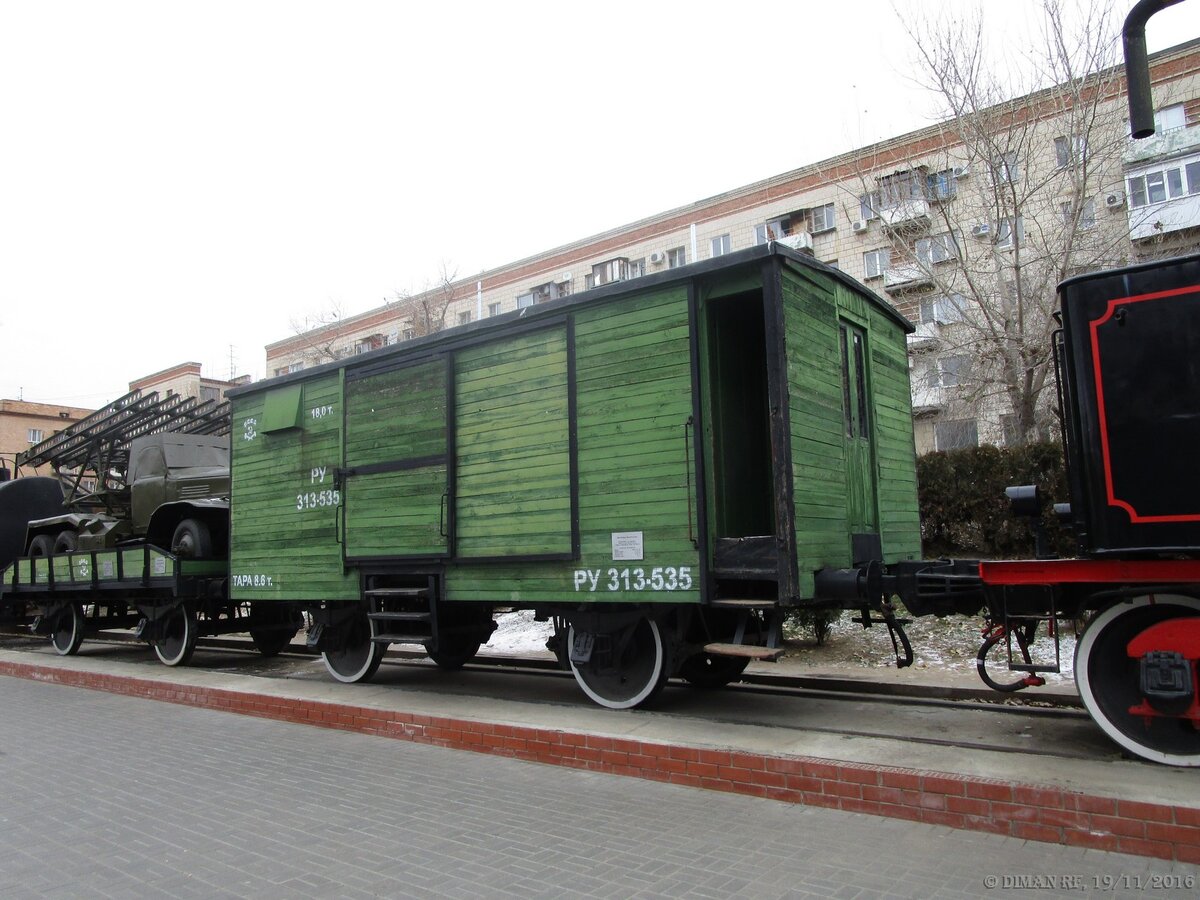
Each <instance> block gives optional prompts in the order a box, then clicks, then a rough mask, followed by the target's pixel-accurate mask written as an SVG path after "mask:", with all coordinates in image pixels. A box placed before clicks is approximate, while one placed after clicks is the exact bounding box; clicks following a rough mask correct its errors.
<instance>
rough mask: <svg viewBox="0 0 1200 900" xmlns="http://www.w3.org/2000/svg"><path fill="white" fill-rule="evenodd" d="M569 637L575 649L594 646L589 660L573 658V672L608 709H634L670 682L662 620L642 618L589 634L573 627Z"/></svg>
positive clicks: (594, 698) (588, 690)
mask: <svg viewBox="0 0 1200 900" xmlns="http://www.w3.org/2000/svg"><path fill="white" fill-rule="evenodd" d="M567 640H568V642H569V646H570V647H571V648H572V652H571V655H572V657H574V656H575V655H576V654H575V649H576V648H577V647H583V646H587V645H590V656H589V658H588V659H587V661H586V662H580V663H576V662H575V659H574V658H572V659H571V671H573V672H574V673H575V681H576V682H578V683H579V686H580V687H581V688H583V692H584V693H585V694H587V695H588V696H589V697H591V698H592V700H594V701H595V702H596V703H599V704H600V705H601V706H604V707H607V708H608V709H633V708H634V707H636V706H640V705H641V704H643V703H646V702H648V701H650V700H652V699H653V698H654V697H655V696H657V695H658V693H659V691H661V690H662V689H663V686H664V685H665V684H666V683H667V675H668V674H669V672H668V671H667V670H668V666H667V652H666V646H665V644H664V643H663V638H662V633H661V632H660V631H659V628H658V623H657V622H655V621H654V620H653V619H647V618H644V617H643V618H640V619H638V620H636V621H635V622H633V623H632V624H628V625H624V626H622V627H620V628H618V629H617V630H615V631H612V632H606V633H589V632H582V631H576V630H575V627H574V626H571V628H570V630H569V631H568V635H567Z"/></svg>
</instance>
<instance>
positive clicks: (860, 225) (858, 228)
mask: <svg viewBox="0 0 1200 900" xmlns="http://www.w3.org/2000/svg"><path fill="white" fill-rule="evenodd" d="M870 224H871V223H870V222H868V221H867V220H866V219H859V220H858V221H857V222H855V223H854V224H852V225H851V226H850V228H851V229H852V230H853V231H854V233H855V234H862V233H863V232H864V231H866V230H867V228H868V227H869V226H870Z"/></svg>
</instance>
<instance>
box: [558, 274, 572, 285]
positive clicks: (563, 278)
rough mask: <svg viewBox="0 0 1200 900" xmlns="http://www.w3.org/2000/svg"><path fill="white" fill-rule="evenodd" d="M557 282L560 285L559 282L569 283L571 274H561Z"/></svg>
mask: <svg viewBox="0 0 1200 900" xmlns="http://www.w3.org/2000/svg"><path fill="white" fill-rule="evenodd" d="M558 280H559V282H560V283H561V282H563V281H570V280H571V273H570V272H563V273H562V274H561V275H559V276H558Z"/></svg>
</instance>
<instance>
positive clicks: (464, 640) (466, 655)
mask: <svg viewBox="0 0 1200 900" xmlns="http://www.w3.org/2000/svg"><path fill="white" fill-rule="evenodd" d="M481 643H482V641H479V640H473V639H471V638H468V637H466V636H461V635H460V636H458V637H455V638H453V639H450V640H447V639H446V638H440V639H439V640H438V648H437V649H436V650H429V651H428V653H429V658H430V659H432V660H433V661H434V663H435V664H436V665H437V667H438V668H439V669H445V670H447V671H454V670H455V669H461V668H462V667H463V666H465V665H466V664H467V663H469V662H470V661H471V660H472V659H473V658H474V657H475V654H476V653H478V652H479V645H480V644H481Z"/></svg>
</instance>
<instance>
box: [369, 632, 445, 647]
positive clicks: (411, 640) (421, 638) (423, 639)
mask: <svg viewBox="0 0 1200 900" xmlns="http://www.w3.org/2000/svg"><path fill="white" fill-rule="evenodd" d="M432 640H433V638H432V637H431V636H430V635H428V634H377V635H375V637H373V638H371V643H373V644H422V645H424V644H428V643H429V642H430V641H432Z"/></svg>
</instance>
